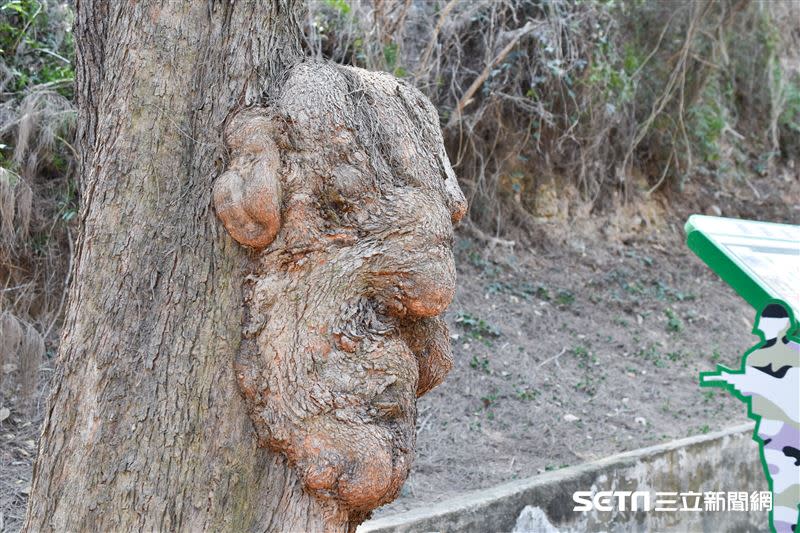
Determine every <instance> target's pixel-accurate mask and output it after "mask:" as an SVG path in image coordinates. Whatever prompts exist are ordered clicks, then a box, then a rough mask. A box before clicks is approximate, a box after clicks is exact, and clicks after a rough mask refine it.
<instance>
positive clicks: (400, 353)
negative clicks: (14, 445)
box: [26, 0, 466, 531]
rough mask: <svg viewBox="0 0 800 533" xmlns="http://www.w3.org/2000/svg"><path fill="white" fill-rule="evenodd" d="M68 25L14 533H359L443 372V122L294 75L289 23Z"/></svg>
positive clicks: (94, 9) (265, 4)
mask: <svg viewBox="0 0 800 533" xmlns="http://www.w3.org/2000/svg"><path fill="white" fill-rule="evenodd" d="M77 10H78V21H77V33H76V38H77V43H78V80H77V92H78V98H79V101H78V104H79V111H80V116H79V120H80V134H79V143H80V149H81V157H82V159H81V165H82V183H81V191H82V210H81V224H82V231H81V240H80V244H79V247H78V250H77V258H76V267H75V268H76V272H75V276H74V279H75V283H74V285H73V287H72V289H71V293H70V304H69V307H68V310H67V321H66V325H65V333H64V337H63V340H62V344H61V347H60V353H59V363H58V375H57V376H56V378H55V380H54V388H53V392H52V396H51V399H50V403H49V410H48V416H47V418H46V421H45V424H44V428H43V433H42V439H41V443H40V449H39V457H38V460H37V463H36V466H35V470H34V482H33V486H32V491H31V500H30V504H29V508H28V515H27V520H26V530H28V531H44V530H54V531H130V530H146V531H150V530H159V531H167V530H183V531H201V530H207V531H322V530H325V531H348V530H350V531H352V530H353V529H354V528H355V526H356V525H357V524H358V523H359V522H361V521H362V520H363V519H364V518H365V517H366V516H368V514H369V512H370V511H371V510H372V509H374V508H375V507H376V506H378V505H381V504H383V503H386V502H388V501H391V500H392V499H393V498H395V497H396V495H397V493H398V491H399V488H400V486H401V484H402V482H403V481H404V480H405V478H406V476H407V474H408V468H409V466H410V462H411V456H412V452H413V447H414V423H415V417H416V410H415V402H414V400H415V397H416V396H417V395H420V394H423V393H424V392H426V391H427V390H429V389H430V388H431V387H433V386H435V385H436V384H438V383H439V382H440V381H441V379H442V378H443V377H444V374H446V372H447V370H448V369H449V366H450V361H451V359H450V353H449V341H448V336H447V330H446V326H445V324H444V322H443V320H441V319H440V318H439V317H438V314H439V313H440V312H441V311H442V310H443V309H444V308H445V307H446V306H447V305H448V304H449V302H450V300H451V298H452V295H453V292H454V289H455V285H454V284H455V269H454V265H453V258H452V253H451V245H452V223H453V222H457V221H458V220H459V219H460V218H461V217H462V216H463V214H464V211H465V209H466V204H465V202H464V198H463V195H462V194H461V191H460V190H459V188H458V184H457V183H456V180H455V176H454V175H453V172H452V169H451V168H450V164H449V162H448V161H447V156H446V155H445V153H444V147H443V143H442V139H441V133H440V130H439V127H438V117H437V115H436V111H435V110H434V109H433V107H432V106H431V105H430V102H428V101H427V100H426V99H425V98H424V96H422V95H421V93H419V92H418V91H416V90H415V89H413V88H411V87H408V86H406V85H405V84H402V83H400V82H398V81H397V80H395V79H394V78H392V77H391V76H389V75H386V74H375V73H368V72H366V71H363V70H360V69H352V68H348V67H339V66H335V65H330V64H326V63H315V62H307V61H305V62H304V61H301V58H302V56H301V51H300V50H301V48H300V43H299V40H300V29H299V24H298V20H299V13H298V10H299V7H298V6H297V5H296V4H295V2H293V1H292V0H271V1H270V0H237V1H236V2H227V1H226V2H216V1H214V0H169V1H166V2H156V1H155V0H149V1H142V2H118V1H113V0H80V1H79V2H78V4H77ZM223 133H224V135H223ZM212 189H213V198H214V202H213V204H214V207H215V209H212ZM215 213H216V215H218V216H219V219H220V220H221V221H222V223H223V224H222V225H221V224H219V222H218V220H217V218H216V217H215ZM223 227H224V228H225V229H226V230H227V233H228V234H229V235H230V236H228V235H227V234H226V233H225V231H224V230H222V228H223ZM230 237H233V239H231V238H230ZM237 241H238V243H237ZM240 245H241V246H240ZM248 415H249V416H248Z"/></svg>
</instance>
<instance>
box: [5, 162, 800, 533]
mask: <svg viewBox="0 0 800 533" xmlns="http://www.w3.org/2000/svg"><path fill="white" fill-rule="evenodd" d="M799 177H800V176H798V174H797V173H796V172H795V171H794V170H792V171H788V170H787V171H786V172H785V173H784V179H783V180H781V181H780V184H781V185H780V188H779V189H777V190H776V189H773V190H769V189H768V188H767V187H766V185H762V184H760V183H758V182H756V183H744V184H736V185H735V186H733V185H732V186H729V187H728V186H722V185H720V184H717V183H713V182H712V183H706V184H695V185H692V187H694V190H689V191H687V192H686V194H685V196H683V195H682V197H681V198H682V200H681V201H682V202H683V205H681V206H680V207H675V204H676V203H677V201H676V200H673V201H669V205H672V206H673V207H671V208H667V207H665V206H666V205H667V204H668V200H667V199H665V198H663V197H659V198H660V199H659V200H653V201H649V202H637V206H636V207H633V206H629V207H626V206H623V207H621V208H620V209H618V210H617V211H616V212H615V213H614V214H612V215H605V216H601V217H591V218H586V219H583V220H582V221H575V220H573V221H572V222H571V223H570V224H568V225H567V224H565V223H563V222H553V223H548V222H546V221H543V222H542V223H541V235H542V237H541V238H540V239H537V242H536V244H534V245H529V246H523V245H521V244H519V243H518V244H516V245H515V246H513V247H510V246H507V245H503V244H497V245H493V243H487V242H484V241H481V240H479V239H474V238H471V237H469V238H468V237H466V236H465V235H466V233H465V232H460V235H459V237H458V238H457V242H456V249H457V262H458V272H459V289H458V293H457V295H456V298H455V300H454V301H453V304H452V305H451V306H450V309H449V310H448V312H447V319H448V322H449V324H450V328H451V337H452V339H453V347H454V355H455V366H454V368H453V371H452V372H451V373H450V375H449V376H448V377H447V379H446V381H445V382H444V384H443V385H441V386H439V387H438V388H437V389H435V390H434V391H432V392H431V393H429V394H428V395H427V396H425V397H423V398H422V399H421V400H420V401H419V416H418V434H419V437H418V442H417V450H418V452H417V459H416V462H415V464H414V466H413V470H412V473H411V476H410V477H409V479H408V481H407V483H406V484H405V486H404V488H403V492H402V495H401V497H400V498H399V499H398V500H397V501H396V502H394V503H392V504H391V505H388V506H385V507H383V508H381V509H379V510H378V511H377V512H376V516H382V515H386V514H391V513H396V512H399V511H402V510H406V509H409V508H412V507H415V506H419V505H423V504H430V503H434V502H437V501H440V500H443V499H446V498H448V497H452V496H454V495H456V494H458V493H460V492H463V491H467V490H474V489H479V488H482V487H489V486H492V485H495V484H498V483H502V482H505V481H509V480H513V479H519V478H524V477H529V476H532V475H535V474H537V473H540V472H544V471H546V470H551V469H557V468H562V467H564V466H567V465H574V464H577V463H581V462H584V461H590V460H593V459H597V458H600V457H604V456H608V455H611V454H614V453H619V452H622V451H625V450H630V449H634V448H640V447H643V446H649V445H652V444H656V443H659V442H664V441H667V440H671V439H675V438H680V437H685V436H688V435H692V434H699V433H706V432H709V431H713V430H716V429H720V428H722V427H726V426H730V425H734V424H738V423H741V422H744V421H746V420H747V418H746V416H745V411H744V409H743V406H742V405H741V404H740V402H739V401H738V400H735V399H733V398H731V397H729V396H728V395H727V394H724V393H721V392H717V391H711V390H704V389H700V387H699V386H698V374H699V372H701V371H703V370H710V369H712V368H713V367H714V366H715V364H716V363H722V364H727V365H735V364H737V363H738V361H739V358H740V356H741V354H742V353H743V352H744V351H745V350H746V349H747V348H748V347H750V346H751V345H752V344H753V343H754V342H755V341H756V338H755V337H754V336H752V335H751V334H750V329H751V327H752V321H753V318H754V311H753V310H752V309H751V308H750V307H749V306H748V305H747V304H746V303H745V302H744V301H743V300H741V299H740V298H739V297H738V296H736V295H735V294H734V292H733V291H732V290H731V289H730V288H729V287H728V286H727V285H725V284H724V283H723V282H722V281H720V280H719V279H718V278H717V277H716V276H715V275H714V274H712V273H711V272H710V271H709V269H708V268H707V267H706V266H705V265H704V264H703V263H702V262H701V261H700V260H698V259H697V258H696V257H694V255H693V254H692V253H691V252H690V251H689V250H688V249H687V248H686V246H685V244H684V235H683V230H682V226H683V221H685V219H686V217H687V216H688V215H689V214H690V213H693V212H707V213H714V214H720V213H721V214H722V215H723V216H732V217H741V218H754V219H760V220H772V221H783V222H791V223H794V224H798V223H800V182H799V181H798V178H799ZM765 183H766V182H765ZM771 183H773V184H774V183H775V181H771ZM686 197H689V198H694V199H695V200H694V201H693V202H691V203H686V201H685V198H686ZM51 369H52V363H49V364H47V365H45V366H44V367H43V368H42V373H41V375H42V381H43V382H46V381H47V377H48V376H49V375H50V374H51V373H52V371H51ZM5 371H13V369H8V368H7V369H5ZM42 388H43V391H44V389H46V387H45V386H43V387H42ZM4 401H5V405H6V408H8V407H9V406H12V407H11V408H10V411H9V413H7V416H6V417H4V416H3V409H4ZM4 401H0V531H3V530H4V528H5V530H6V531H16V530H17V529H19V527H20V526H21V521H22V519H23V517H24V513H25V503H26V499H27V491H28V490H29V486H30V478H31V467H32V463H33V460H34V455H35V450H36V443H35V441H36V439H37V437H38V432H39V424H40V423H41V418H42V413H43V411H44V403H45V402H44V400H42V398H41V397H40V398H35V399H34V405H33V407H32V408H31V409H30V410H29V411H28V412H25V411H24V410H22V409H19V408H18V407H13V406H15V405H16V404H15V403H14V402H13V398H8V397H7V398H4Z"/></svg>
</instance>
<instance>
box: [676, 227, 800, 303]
mask: <svg viewBox="0 0 800 533" xmlns="http://www.w3.org/2000/svg"><path fill="white" fill-rule="evenodd" d="M685 229H686V243H687V244H688V245H689V248H690V249H691V250H692V251H693V252H694V253H695V254H697V256H698V257H699V258H700V259H702V260H703V261H704V262H705V263H706V264H707V265H708V266H709V267H711V270H713V271H714V272H716V273H717V274H718V275H719V277H721V278H722V279H723V280H724V281H725V282H726V283H728V284H729V285H730V286H731V287H733V289H734V290H735V291H736V292H737V293H739V295H740V296H741V297H742V298H744V299H745V300H746V301H747V302H748V303H749V304H750V305H752V306H753V307H754V308H756V309H757V310H761V309H762V308H763V307H764V306H765V305H766V304H767V303H769V302H770V301H771V300H776V299H777V300H783V301H784V302H786V303H787V304H788V305H790V306H791V307H792V309H793V310H794V313H795V316H800V226H793V225H789V224H774V223H771V222H756V221H753V220H738V219H734V218H722V217H709V216H703V215H692V216H691V217H689V220H688V221H687V222H686V228H685Z"/></svg>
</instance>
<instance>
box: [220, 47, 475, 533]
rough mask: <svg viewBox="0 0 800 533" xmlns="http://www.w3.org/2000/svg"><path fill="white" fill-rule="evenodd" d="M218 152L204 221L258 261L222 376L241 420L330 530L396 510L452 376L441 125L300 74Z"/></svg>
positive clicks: (336, 77) (331, 68)
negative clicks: (432, 410)
mask: <svg viewBox="0 0 800 533" xmlns="http://www.w3.org/2000/svg"><path fill="white" fill-rule="evenodd" d="M225 142H226V146H227V148H228V149H229V151H230V162H229V165H228V168H227V170H226V171H225V172H224V173H223V174H222V175H221V176H220V177H219V178H217V180H216V182H215V184H214V191H213V197H214V203H215V207H216V210H217V214H218V216H219V218H220V220H221V221H222V223H223V225H224V226H225V228H226V229H227V231H228V233H229V234H230V235H231V237H233V238H234V239H235V240H236V241H237V242H239V243H240V244H242V245H244V246H247V247H250V248H252V249H253V250H254V253H253V254H251V258H250V264H249V266H248V271H247V272H246V275H245V278H244V281H243V299H244V309H245V313H244V323H243V325H242V342H241V346H240V349H239V353H238V354H237V357H236V362H235V368H236V373H237V377H238V382H239V386H240V389H241V391H242V393H243V395H244V397H245V402H246V405H247V408H248V411H249V415H250V417H251V419H252V421H253V424H254V426H255V429H256V432H257V435H258V437H259V442H260V444H261V445H262V446H266V447H269V448H270V449H272V450H275V451H277V452H279V453H282V454H284V455H285V456H286V457H287V458H288V460H289V462H290V464H291V465H292V466H293V467H294V468H295V469H296V471H297V473H298V475H299V477H300V479H301V480H302V483H303V486H304V487H305V489H306V490H307V491H308V492H309V493H311V494H312V495H313V496H314V497H315V498H317V499H319V500H321V501H322V502H323V503H324V505H325V508H326V509H329V510H330V513H331V520H333V521H336V520H341V519H344V520H346V521H347V522H349V523H351V524H353V523H358V522H360V521H361V520H363V519H364V518H365V517H366V516H368V514H369V512H370V511H371V510H372V509H374V508H376V507H377V506H379V505H382V504H384V503H387V502H389V501H391V500H393V499H394V498H395V497H396V496H397V494H398V492H399V490H400V487H401V485H402V483H403V482H404V480H405V479H406V477H407V475H408V471H409V467H410V464H411V460H412V454H413V450H414V445H415V419H416V402H415V399H416V397H418V396H420V395H422V394H424V393H425V392H427V391H428V390H430V389H431V388H433V387H435V386H436V385H438V384H439V383H441V381H442V380H443V379H444V376H445V375H446V374H447V372H448V371H449V369H450V367H451V365H452V355H451V352H450V343H449V336H448V332H447V326H446V324H445V322H444V320H443V319H442V318H441V317H440V316H439V315H440V313H442V312H443V311H444V309H445V308H446V307H447V306H448V305H449V303H450V301H451V299H452V298H453V294H454V291H455V266H454V262H453V255H452V240H453V224H454V223H456V222H458V221H459V220H460V219H461V218H462V217H463V215H464V213H465V211H466V201H465V199H464V196H463V194H462V192H461V190H460V188H459V186H458V183H457V181H456V178H455V175H454V173H453V170H452V168H451V166H450V163H449V161H448V158H447V155H446V153H445V150H444V145H443V141H442V137H441V131H440V129H439V119H438V115H437V113H436V110H435V109H434V108H433V106H432V105H431V104H430V102H429V101H428V100H427V99H426V98H425V97H424V96H423V95H422V94H421V93H420V92H419V91H417V90H416V89H414V88H413V87H410V86H409V85H407V84H405V83H404V82H402V81H398V80H397V79H395V78H394V77H392V76H390V75H388V74H385V73H378V72H368V71H364V70H361V69H356V68H351V67H345V66H338V65H334V64H330V63H321V62H304V63H300V64H298V65H296V66H295V67H294V68H292V70H291V71H290V72H289V74H288V77H287V79H286V82H285V84H284V85H283V87H282V90H281V92H280V94H278V95H277V96H276V97H275V98H274V99H273V100H272V101H270V102H269V103H268V105H265V106H263V107H256V108H247V109H243V110H240V111H238V112H236V113H235V114H234V115H233V116H232V117H231V118H230V119H229V120H228V121H227V126H226V128H225Z"/></svg>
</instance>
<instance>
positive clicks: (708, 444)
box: [358, 424, 768, 533]
mask: <svg viewBox="0 0 800 533" xmlns="http://www.w3.org/2000/svg"><path fill="white" fill-rule="evenodd" d="M752 433H753V424H745V425H742V426H737V427H734V428H730V429H728V430H724V431H720V432H716V433H709V434H707V435H701V436H697V437H690V438H686V439H680V440H676V441H672V442H669V443H666V444H661V445H658V446H653V447H650V448H644V449H641V450H635V451H632V452H627V453H623V454H620V455H615V456H612V457H608V458H606V459H601V460H599V461H594V462H591V463H586V464H582V465H577V466H572V467H568V468H564V469H561V470H557V471H553V472H547V473H544V474H542V475H539V476H535V477H532V478H528V479H524V480H518V481H512V482H510V483H505V484H503V485H499V486H496V487H492V488H489V489H484V490H478V491H474V492H470V493H466V494H463V495H461V496H459V497H457V498H454V499H452V500H448V501H445V502H441V503H438V504H436V505H432V506H429V507H421V508H418V509H414V510H412V511H408V512H405V513H401V514H397V515H393V516H386V517H383V518H379V519H377V520H371V521H368V522H366V523H364V524H363V525H362V526H361V527H359V529H358V533H389V532H430V531H440V532H455V531H459V532H460V531H465V532H472V531H474V532H481V533H483V532H492V531H513V530H515V527H516V526H518V525H519V527H517V529H516V531H518V532H522V531H526V532H527V531H537V532H551V531H560V532H567V531H609V532H611V531H642V532H644V531H675V532H684V531H686V532H688V531H703V532H709V533H711V532H713V533H719V532H724V531H736V532H740V531H766V530H767V512H765V511H762V512H729V511H722V512H705V511H703V512H682V511H662V512H655V511H650V512H648V513H645V512H642V511H639V512H631V511H624V512H621V511H616V510H615V511H608V512H600V511H590V512H586V513H580V512H575V511H573V507H574V505H575V504H574V502H573V499H572V494H573V492H575V491H578V490H592V491H600V490H629V491H636V490H649V491H651V492H652V493H653V495H652V496H654V493H655V492H667V491H674V492H678V493H680V492H689V491H693V492H707V491H721V492H728V491H747V492H753V491H759V490H768V485H767V481H766V479H765V477H764V473H763V471H762V467H761V462H760V460H759V453H758V445H757V444H756V443H755V442H754V441H753V440H752ZM652 496H651V497H652ZM701 507H702V502H701ZM518 520H519V522H518ZM550 525H552V526H553V527H554V529H549V526H550Z"/></svg>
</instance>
